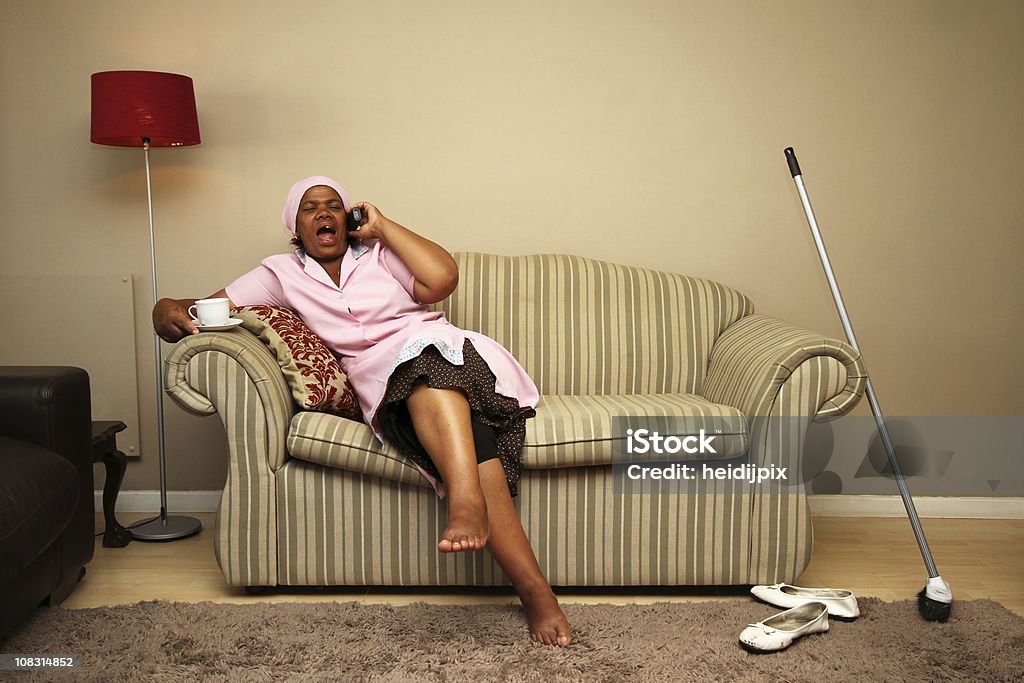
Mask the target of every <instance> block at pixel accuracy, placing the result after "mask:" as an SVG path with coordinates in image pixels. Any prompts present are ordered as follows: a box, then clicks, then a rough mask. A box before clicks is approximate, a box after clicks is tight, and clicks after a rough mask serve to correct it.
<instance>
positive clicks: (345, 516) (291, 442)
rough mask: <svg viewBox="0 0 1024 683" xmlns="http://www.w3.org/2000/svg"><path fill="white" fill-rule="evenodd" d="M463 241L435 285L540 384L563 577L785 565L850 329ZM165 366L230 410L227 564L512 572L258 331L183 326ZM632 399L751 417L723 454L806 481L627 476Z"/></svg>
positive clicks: (549, 499) (542, 539) (434, 576)
mask: <svg viewBox="0 0 1024 683" xmlns="http://www.w3.org/2000/svg"><path fill="white" fill-rule="evenodd" d="M456 258H457V261H458V264H459V268H460V273H461V283H462V284H461V286H460V288H459V289H458V290H457V291H456V293H455V294H453V295H452V296H451V297H450V298H449V299H447V300H446V301H444V302H443V303H441V304H439V306H440V307H441V308H443V309H444V311H445V313H446V314H447V315H448V318H449V319H450V320H451V321H452V322H453V323H454V324H456V325H459V326H461V327H465V328H468V329H474V330H478V331H481V332H483V333H485V334H487V335H490V336H491V337H493V338H494V339H497V340H498V341H500V342H501V343H502V344H504V345H505V346H506V347H507V348H508V349H509V350H510V351H511V352H512V353H513V354H514V355H515V356H516V357H517V358H518V359H519V361H520V362H521V363H522V365H523V366H524V367H525V368H526V370H527V372H529V374H530V375H531V376H532V377H533V378H534V380H535V381H536V383H537V386H538V387H539V389H540V391H541V394H542V399H541V402H540V404H539V406H538V407H537V417H536V418H535V419H533V420H529V421H528V423H527V437H526V445H525V447H524V450H523V454H522V461H523V474H522V480H521V482H520V495H519V497H518V498H517V499H516V501H517V506H518V509H519V513H520V517H521V519H522V522H523V526H524V528H525V529H526V532H527V535H528V536H529V538H530V541H531V543H532V544H533V547H534V550H535V551H536V554H537V557H538V560H539V562H540V565H541V569H542V570H543V572H544V574H545V576H547V577H548V579H549V581H550V582H551V583H552V584H553V585H563V586H598V585H606V586H625V585H698V584H752V583H774V582H778V581H792V580H794V579H795V578H796V577H797V576H798V575H799V574H800V573H801V572H802V571H803V569H804V568H805V567H806V565H807V563H808V561H809V559H810V551H811V541H812V528H811V518H810V515H809V511H808V505H807V499H806V495H805V493H804V490H803V486H802V485H793V484H794V481H793V480H792V474H795V473H799V472H800V465H801V453H802V448H803V442H804V437H805V432H806V428H807V426H808V424H809V422H810V421H811V420H812V419H814V418H815V417H817V418H819V419H821V418H828V417H833V416H838V415H841V414H843V413H845V412H846V411H848V410H849V409H850V408H851V407H852V406H853V405H854V404H856V402H857V401H858V400H859V398H860V396H861V394H862V391H863V388H864V384H865V382H866V374H865V370H864V366H863V364H862V362H861V359H860V357H859V354H858V353H857V352H856V351H855V350H854V349H852V348H851V347H850V346H848V345H847V344H844V343H842V342H840V341H836V340H832V339H827V338H825V337H823V336H822V335H819V334H814V333H812V332H807V331H804V330H801V329H797V328H795V327H793V326H791V325H789V324H788V323H786V322H783V321H781V320H777V319H774V318H770V317H766V316H762V315H755V314H754V312H753V305H752V304H751V302H750V300H749V299H747V298H746V297H745V296H743V295H742V294H739V293H737V292H735V291H733V290H731V289H729V288H728V287H725V286H723V285H721V284H718V283H716V282H711V281H708V280H702V279H698V278H692V277H685V276H682V275H676V274H670V273H663V272H656V271H653V270H647V269H642V268H636V267H627V266H622V265H615V264H611V263H606V262H601V261H596V260H591V259H586V258H581V257H577V256H568V255H533V256H513V257H506V256H493V255H488V254H478V253H462V254H457V255H456ZM165 374H166V386H167V387H168V393H169V394H170V396H172V397H173V399H174V400H175V401H176V402H177V403H178V404H179V405H181V406H182V407H183V408H185V409H186V410H189V411H190V412H193V413H195V414H200V415H209V414H213V413H217V414H219V415H220V417H221V420H222V421H223V423H224V427H225V429H226V431H227V435H228V446H229V451H230V453H229V464H228V475H227V480H226V483H225V487H224V492H223V495H222V498H221V503H220V507H219V510H218V512H217V517H216V524H215V530H214V534H215V550H216V555H217V559H218V562H219V563H220V566H221V568H222V570H223V571H224V575H225V576H226V578H227V581H228V582H229V583H230V584H232V585H237V586H251V587H256V586H273V585H498V584H503V583H506V579H505V578H504V577H503V575H502V574H501V571H500V570H499V568H498V566H497V564H496V563H495V562H494V561H493V559H492V558H491V557H490V555H489V554H488V553H486V552H481V553H456V554H441V553H439V552H437V550H436V543H437V539H438V537H439V535H440V532H441V531H442V529H443V528H444V525H445V518H446V511H445V503H444V502H443V501H439V500H438V499H437V498H436V496H435V495H434V492H433V490H432V489H431V488H430V487H429V486H428V485H427V484H426V482H425V480H423V478H422V477H421V476H420V475H419V473H418V472H417V470H416V469H415V468H413V467H412V466H411V465H410V464H408V463H407V462H406V461H405V460H404V459H403V458H402V457H401V456H399V455H398V454H396V453H395V452H394V451H393V450H392V449H391V448H390V447H383V448H382V447H381V446H380V445H379V444H378V443H377V442H376V441H375V439H374V438H373V436H372V433H371V431H370V429H369V428H368V427H367V426H366V425H364V424H362V423H358V422H354V421H352V420H346V419H344V418H341V417H336V416H333V415H329V414H325V413H317V412H308V411H300V410H298V408H297V407H296V405H295V404H294V403H293V401H292V399H291V397H290V395H289V392H288V389H287V387H286V386H285V383H284V380H283V379H282V373H281V371H280V369H279V368H278V366H277V364H276V362H275V359H274V357H273V356H272V355H270V353H269V351H268V349H267V348H266V347H265V346H264V345H263V344H262V343H261V342H260V341H259V340H258V339H257V338H256V337H255V336H253V335H252V334H250V333H249V332H246V331H245V330H243V329H235V330H231V331H228V332H214V333H204V334H201V335H194V336H191V337H189V338H187V339H184V340H182V341H181V342H178V343H177V344H176V345H175V346H174V347H173V349H172V351H171V353H170V354H169V356H168V358H167V360H166V365H165ZM629 416H633V417H637V418H643V417H651V416H668V417H681V418H689V419H691V422H692V424H694V425H697V424H711V422H705V421H707V420H711V421H713V420H716V419H720V420H724V421H726V422H727V423H729V424H739V425H740V427H739V428H738V429H736V430H734V431H733V432H732V433H729V434H728V435H726V436H728V437H729V438H728V439H723V441H726V442H727V444H728V447H727V449H726V450H727V451H728V452H726V453H719V456H718V457H722V458H729V460H727V461H723V462H724V463H725V464H731V463H735V462H737V460H736V458H739V459H740V460H741V461H742V462H747V463H751V464H754V465H758V466H765V467H767V466H769V464H770V465H772V466H776V467H780V468H786V469H787V470H788V472H789V473H791V481H790V482H789V485H785V486H783V485H781V484H773V483H772V482H766V483H764V484H761V485H756V486H744V485H739V484H737V482H735V481H730V480H721V481H718V480H711V481H706V482H703V485H704V488H703V489H702V490H701V491H700V492H698V493H689V494H688V493H685V492H681V491H680V490H678V489H676V490H670V489H669V488H668V487H669V486H671V485H676V483H675V482H666V481H664V480H662V481H661V482H646V481H645V482H642V483H641V484H640V485H637V484H636V483H635V482H634V483H630V484H629V485H624V484H623V483H622V482H621V481H618V480H621V479H622V478H623V477H622V469H621V468H616V467H613V461H614V460H615V459H616V458H620V460H619V462H621V457H622V456H621V453H623V452H624V449H623V447H622V446H623V443H624V441H625V435H624V434H623V433H622V425H623V424H624V423H623V422H622V419H623V418H627V419H629ZM617 453H618V454H620V455H617ZM702 457H703V456H702ZM617 477H618V480H617Z"/></svg>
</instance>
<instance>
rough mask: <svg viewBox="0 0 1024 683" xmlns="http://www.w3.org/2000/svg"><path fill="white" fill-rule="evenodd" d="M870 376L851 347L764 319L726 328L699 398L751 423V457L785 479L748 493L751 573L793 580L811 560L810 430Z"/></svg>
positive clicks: (851, 401)
mask: <svg viewBox="0 0 1024 683" xmlns="http://www.w3.org/2000/svg"><path fill="white" fill-rule="evenodd" d="M866 384H867V374H866V372H865V370H864V364H863V361H862V360H861V358H860V354H859V353H857V351H856V349H854V348H853V347H851V346H849V345H847V344H844V343H843V342H841V341H837V340H834V339H827V338H825V337H822V336H821V335H818V334H814V333H812V332H808V331H806V330H801V329H799V328H796V327H794V326H792V325H790V324H789V323H787V322H784V321H782V320H777V319H775V318H770V317H768V316H763V315H751V316H747V317H745V318H743V319H741V320H739V321H737V322H736V323H734V324H733V325H731V326H730V327H729V328H728V329H726V330H725V331H724V332H723V333H722V335H721V336H720V337H719V338H718V341H717V342H716V343H715V346H714V348H712V350H711V363H710V367H709V368H708V376H707V381H706V383H705V387H704V396H705V397H706V398H707V399H708V400H711V401H715V402H716V403H724V404H726V405H730V406H734V407H736V408H739V409H740V410H741V411H743V412H744V413H745V414H746V415H747V417H748V418H749V419H750V451H749V453H748V458H749V461H750V462H751V463H754V464H756V465H757V466H758V467H768V466H777V467H779V468H782V469H784V470H785V472H786V478H785V479H784V480H779V481H768V482H763V483H761V484H759V485H758V486H756V487H755V488H754V489H753V491H752V494H753V499H752V504H753V505H752V509H751V512H752V517H751V547H750V553H751V554H750V565H749V569H748V570H749V571H750V572H751V575H752V576H763V577H769V578H768V581H769V582H778V581H793V580H795V579H796V577H797V576H798V575H799V573H800V572H801V571H802V570H803V568H804V567H806V566H807V563H808V562H809V561H810V552H811V547H812V545H813V536H814V533H813V529H812V526H811V521H810V520H811V517H810V510H809V509H808V506H807V496H806V485H805V482H804V477H803V455H804V444H805V441H806V435H807V428H808V426H809V425H810V423H811V421H812V420H814V419H816V418H817V419H821V418H831V417H838V416H839V415H842V414H844V413H846V412H848V411H849V410H850V409H851V408H853V406H854V405H856V403H857V401H858V400H859V399H860V396H861V395H862V394H863V392H864V387H865V385H866Z"/></svg>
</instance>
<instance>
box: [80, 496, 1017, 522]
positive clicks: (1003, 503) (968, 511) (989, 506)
mask: <svg viewBox="0 0 1024 683" xmlns="http://www.w3.org/2000/svg"><path fill="white" fill-rule="evenodd" d="M220 494H221V492H220V491H168V492H167V512H168V514H172V515H173V514H184V513H198V512H216V511H217V505H218V504H219V503H220ZM808 498H809V499H810V502H811V514H812V515H814V516H815V517H903V516H904V515H906V510H905V509H904V508H903V501H902V500H901V499H900V497H899V496H896V495H892V496H813V495H812V496H808ZM914 506H915V507H916V508H917V514H918V516H920V517H924V518H963V519H1024V498H996V497H988V496H920V497H915V498H914ZM102 510H103V492H102V491H96V511H97V512H100V511H102ZM159 510H160V492H159V491H122V492H121V493H120V495H119V496H118V497H117V512H152V513H156V512H158V511H159Z"/></svg>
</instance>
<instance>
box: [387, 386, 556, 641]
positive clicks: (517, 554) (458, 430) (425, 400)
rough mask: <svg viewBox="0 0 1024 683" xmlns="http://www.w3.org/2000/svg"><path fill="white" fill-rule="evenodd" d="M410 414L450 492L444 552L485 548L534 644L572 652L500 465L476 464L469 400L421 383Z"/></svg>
mask: <svg viewBox="0 0 1024 683" xmlns="http://www.w3.org/2000/svg"><path fill="white" fill-rule="evenodd" d="M406 406H407V407H408V409H409V416H410V417H411V418H412V423H413V428H414V429H415V430H416V436H417V437H418V438H419V440H420V443H421V444H423V448H424V449H426V451H427V453H428V454H429V455H430V459H431V460H432V461H433V462H434V465H435V466H436V467H437V470H438V472H440V473H441V478H442V480H443V481H444V483H445V488H447V490H448V526H447V527H446V528H445V530H444V532H442V534H441V539H440V540H439V541H438V543H437V548H438V550H440V551H441V552H458V551H465V550H479V549H480V548H483V547H484V546H485V545H486V546H487V548H488V550H490V551H491V554H492V555H493V556H494V559H495V560H496V561H497V562H498V565H499V566H500V567H501V569H502V571H504V572H505V575H506V576H508V578H509V580H510V581H512V585H513V586H514V587H515V589H516V592H517V593H518V594H519V599H520V600H521V601H522V603H523V608H524V609H525V610H526V620H527V622H528V623H529V626H530V637H531V638H533V640H535V641H537V642H539V643H544V644H546V645H562V646H565V645H568V644H569V643H570V642H571V641H572V633H571V631H570V628H569V621H568V620H567V619H566V618H565V614H563V613H562V610H561V608H560V607H559V606H558V599H557V598H556V597H555V594H554V592H552V590H551V585H550V584H549V583H548V582H547V579H545V578H544V575H543V574H542V573H541V571H540V566H539V565H538V564H537V558H536V557H535V556H534V554H533V548H532V547H531V546H530V541H529V539H527V538H526V532H525V531H523V525H522V523H521V522H520V521H519V515H518V513H517V512H516V508H515V504H514V503H513V502H512V496H511V495H510V494H509V490H508V482H507V480H506V479H505V470H504V468H503V467H502V466H501V461H500V460H498V459H497V458H495V459H492V460H488V461H486V462H484V463H481V464H479V465H478V464H477V461H476V447H475V444H474V442H473V427H472V417H471V414H470V409H469V402H468V401H466V397H465V396H464V395H463V394H462V392H460V391H456V390H452V389H434V388H431V387H429V386H428V385H427V384H426V383H424V382H420V383H419V384H417V385H416V387H415V388H414V389H413V391H412V393H411V394H410V395H409V398H408V399H406Z"/></svg>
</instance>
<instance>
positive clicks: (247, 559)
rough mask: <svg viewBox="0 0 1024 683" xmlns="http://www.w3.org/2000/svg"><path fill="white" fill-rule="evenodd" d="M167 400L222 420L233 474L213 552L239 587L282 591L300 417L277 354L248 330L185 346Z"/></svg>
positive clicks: (173, 365)
mask: <svg viewBox="0 0 1024 683" xmlns="http://www.w3.org/2000/svg"><path fill="white" fill-rule="evenodd" d="M164 377H165V386H166V391H167V393H168V395H170V397H171V398H172V399H173V400H174V401H175V402H176V403H177V404H178V405H179V406H181V407H182V408H184V409H185V410H187V411H189V412H191V413H193V414H196V415H211V414H213V413H219V414H220V418H221V421H222V422H223V423H224V429H225V431H226V432H227V440H228V474H227V479H226V481H225V483H224V492H223V494H222V495H221V501H220V506H219V508H218V510H217V520H216V523H215V525H214V535H215V540H214V553H215V555H216V556H217V561H218V562H219V563H220V566H221V569H222V570H223V571H224V575H225V577H226V578H227V579H228V582H229V583H230V584H231V585H234V586H273V585H276V584H277V565H278V562H277V485H278V482H277V477H276V476H275V473H276V472H277V470H278V469H280V468H281V467H282V466H283V465H284V463H285V460H286V459H287V457H288V456H287V452H286V450H285V446H286V437H287V431H288V425H289V423H290V422H291V418H292V415H294V413H295V411H296V405H295V403H294V401H292V397H291V394H290V393H289V391H288V385H287V383H286V382H285V380H284V376H283V375H282V372H281V368H280V367H279V366H278V364H277V360H276V359H275V357H274V355H273V354H272V353H271V352H270V350H269V349H268V348H267V347H266V346H264V345H263V343H262V342H260V340H259V339H257V338H256V337H255V336H253V335H252V334H251V333H250V332H247V331H246V330H243V329H239V328H236V329H234V330H230V331H227V332H203V333H202V334H197V335H191V336H189V337H186V338H185V339H182V340H181V341H179V342H178V343H177V344H175V345H174V347H173V348H172V349H171V351H170V353H169V354H168V356H167V359H166V360H165V361H164Z"/></svg>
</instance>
